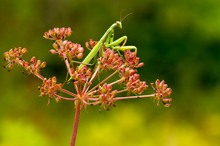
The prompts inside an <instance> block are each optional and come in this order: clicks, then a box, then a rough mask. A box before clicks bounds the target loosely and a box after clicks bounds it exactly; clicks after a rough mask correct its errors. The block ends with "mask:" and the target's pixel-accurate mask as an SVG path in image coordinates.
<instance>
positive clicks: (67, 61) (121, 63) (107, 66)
mask: <svg viewBox="0 0 220 146" xmlns="http://www.w3.org/2000/svg"><path fill="white" fill-rule="evenodd" d="M115 26H118V27H120V28H122V26H121V22H119V21H117V22H116V23H115V24H113V25H112V26H111V27H115ZM111 33H112V32H111ZM71 34H72V30H71V28H69V27H68V28H65V27H62V28H54V29H51V30H48V31H47V32H45V33H44V35H43V37H44V38H45V39H49V40H52V41H53V44H52V46H53V49H50V50H49V52H50V53H51V54H53V55H58V56H59V57H60V58H61V60H62V61H63V62H64V65H65V66H66V70H67V75H64V76H66V80H65V81H64V83H59V81H58V80H59V79H57V77H56V76H53V77H44V76H43V75H42V74H41V69H42V68H44V67H45V66H46V62H44V61H41V60H38V59H37V58H36V57H35V56H33V57H32V58H31V59H30V61H25V60H23V59H22V57H23V55H24V54H26V53H27V52H28V50H27V49H26V48H22V47H18V48H14V49H10V50H9V51H7V52H5V53H4V60H5V61H6V65H5V66H4V67H5V68H9V70H11V69H12V68H13V67H14V66H15V65H20V66H21V67H23V68H24V69H25V70H26V71H27V74H32V75H34V76H36V77H37V78H39V79H40V80H41V81H42V84H41V86H39V87H38V89H39V91H40V96H47V97H48V104H49V103H50V101H51V99H55V101H57V102H58V101H62V100H66V101H72V102H74V107H75V118H74V127H73V134H72V140H71V146H74V145H75V139H76V133H77V127H78V121H79V116H80V111H81V109H82V108H85V109H86V108H87V106H89V105H91V106H95V105H98V106H100V109H106V110H108V109H109V108H110V107H112V106H115V104H116V102H117V101H119V100H126V99H135V98H153V99H155V100H157V105H159V103H160V102H162V103H163V105H164V106H165V107H170V106H171V101H172V98H170V97H169V96H170V95H171V93H172V90H171V88H168V85H167V84H165V81H164V80H162V81H160V80H159V79H157V80H156V81H155V83H151V86H152V88H153V89H154V92H153V93H152V94H145V90H146V89H148V85H147V82H146V81H142V80H141V75H140V74H138V70H137V69H138V68H140V67H143V66H144V63H143V62H140V58H139V57H137V48H136V47H135V46H129V47H128V46H127V48H126V46H125V43H126V40H125V41H124V43H123V45H121V46H120V45H117V46H111V45H109V44H107V43H108V42H109V41H110V40H112V38H105V37H102V39H100V41H99V42H97V41H93V40H92V39H90V40H89V41H88V42H86V45H85V46H86V48H88V49H89V50H91V52H90V53H89V54H88V55H87V56H86V57H85V59H84V60H83V61H82V60H78V59H82V58H83V57H84V48H83V47H82V46H81V45H80V44H78V43H73V42H71V41H69V40H66V38H67V37H69V36H70V35H71ZM105 34H106V33H105ZM105 34H104V35H105ZM109 36H111V35H109V34H108V37H109ZM103 39H106V40H104V41H106V42H104V41H103ZM108 40H109V41H108ZM111 44H115V43H111ZM119 44H120V43H119ZM106 46H108V47H106ZM123 48H125V49H124V50H123ZM130 48H133V49H134V51H131V50H128V49H130ZM117 49H118V50H117ZM119 50H120V51H119ZM98 52H99V53H98ZM68 77H69V79H68ZM66 83H67V84H68V85H72V88H69V89H70V90H67V89H65V88H64V87H66V86H64V85H65V84H66ZM71 89H72V90H71ZM122 95H124V96H122Z"/></svg>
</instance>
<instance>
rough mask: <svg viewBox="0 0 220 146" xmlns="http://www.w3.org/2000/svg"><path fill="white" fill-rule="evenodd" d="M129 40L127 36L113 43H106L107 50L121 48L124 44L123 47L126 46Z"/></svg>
mask: <svg viewBox="0 0 220 146" xmlns="http://www.w3.org/2000/svg"><path fill="white" fill-rule="evenodd" d="M127 39H128V37H127V36H123V37H120V38H119V39H117V40H115V41H113V42H109V43H106V45H105V46H106V47H107V48H109V47H111V48H114V46H119V45H120V44H121V43H123V44H122V45H121V46H124V45H125V44H126V42H127Z"/></svg>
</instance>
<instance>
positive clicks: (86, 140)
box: [0, 0, 220, 146]
mask: <svg viewBox="0 0 220 146" xmlns="http://www.w3.org/2000/svg"><path fill="white" fill-rule="evenodd" d="M124 9H126V11H125V12H124V13H122V14H123V15H122V16H124V15H126V14H127V13H130V12H131V13H133V15H130V16H129V17H127V18H126V19H125V20H124V21H123V29H122V30H120V29H116V34H117V36H122V35H127V36H128V44H130V45H135V46H137V48H138V56H139V57H140V58H141V61H143V62H144V63H145V66H144V67H142V68H141V69H140V70H139V73H140V74H141V79H142V80H146V81H147V83H150V82H154V81H155V80H156V79H157V78H159V79H164V80H165V81H166V83H168V85H169V86H170V87H171V88H172V89H173V94H172V98H173V102H172V107H171V108H164V107H163V106H162V105H161V106H156V102H155V101H153V100H152V99H139V100H128V101H120V102H118V103H117V106H116V108H112V109H111V110H110V111H109V112H108V111H102V112H99V108H98V107H89V108H88V109H87V110H86V111H83V112H82V115H81V119H80V125H79V132H78V137H77V146H88V145H90V146H121V145H123V146H147V145H148V146H186V145H187V146H210V145H212V146H217V145H219V144H220V126H219V124H220V108H219V107H220V106H219V105H220V100H219V98H220V96H219V90H220V1H219V0H182V1H180V0H179V1H178V0H166V1H164V0H135V1H127V0H111V1H102V0H91V1H90V0H79V1H77V0H75V1H73V0H62V1H61V0H31V1H30V0H10V1H9V0H1V5H0V22H1V23H0V54H1V56H2V57H1V65H2V66H3V65H4V61H3V52H5V51H7V50H9V49H10V48H13V47H18V46H22V47H27V48H28V49H29V53H28V54H27V55H26V56H25V59H30V58H31V57H32V56H33V55H35V56H36V57H37V58H39V59H41V60H44V61H47V67H46V68H45V69H44V70H43V71H42V74H43V75H45V76H46V77H51V76H53V75H57V76H58V78H59V81H60V82H62V81H63V80H64V78H65V75H66V70H65V68H64V67H63V63H62V62H61V61H60V59H59V58H58V57H57V56H55V55H54V56H52V55H50V54H49V53H48V50H49V49H50V48H51V42H50V41H48V40H45V39H44V38H43V37H42V35H43V33H44V32H45V31H47V30H48V29H51V28H54V27H71V28H72V30H73V34H72V36H71V37H70V38H69V39H70V40H71V41H73V42H78V43H81V44H82V45H83V46H84V42H85V41H87V40H88V39H89V38H93V39H94V40H98V39H99V38H100V37H101V35H102V34H103V33H104V32H105V31H106V29H107V28H108V27H109V26H110V25H111V24H112V23H113V22H115V21H116V20H119V19H120V14H121V12H122V11H123V10H124ZM22 71H23V69H22V68H20V67H16V68H15V69H14V70H12V71H10V72H7V70H6V69H3V68H1V71H0V81H1V88H0V93H1V96H0V146H66V145H69V143H70V138H71V130H72V121H73V116H74V115H73V114H74V113H73V103H71V102H65V101H63V102H60V103H55V102H54V101H53V102H52V103H51V104H50V105H49V106H47V98H45V97H39V92H38V89H37V87H38V86H39V85H41V82H40V81H39V80H37V78H36V77H33V76H26V75H23V74H22ZM148 92H149V93H150V92H152V89H150V88H149V91H148Z"/></svg>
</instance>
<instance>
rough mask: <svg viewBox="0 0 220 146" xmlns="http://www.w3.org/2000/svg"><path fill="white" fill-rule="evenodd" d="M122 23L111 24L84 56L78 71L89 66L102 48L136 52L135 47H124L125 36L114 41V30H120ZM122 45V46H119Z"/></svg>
mask: <svg viewBox="0 0 220 146" xmlns="http://www.w3.org/2000/svg"><path fill="white" fill-rule="evenodd" d="M121 22H122V21H116V22H115V23H113V24H112V25H111V26H110V27H109V28H108V29H107V30H106V32H105V33H104V35H103V36H102V37H101V39H100V40H99V41H98V43H97V44H96V45H95V46H94V47H93V48H92V50H91V51H90V53H89V54H88V55H87V56H86V58H85V59H84V60H83V61H82V63H81V64H80V65H79V69H81V68H82V67H83V66H85V65H87V64H89V63H90V62H91V60H92V59H93V58H94V57H95V56H96V55H97V53H98V52H99V51H100V50H101V49H102V48H103V45H104V46H105V48H111V49H113V50H116V51H125V50H134V51H135V53H136V52H137V48H136V47H135V46H125V44H126V42H127V36H122V37H120V38H119V39H117V40H115V41H114V29H115V28H116V27H119V28H121V29H122V23H121ZM120 44H122V45H120Z"/></svg>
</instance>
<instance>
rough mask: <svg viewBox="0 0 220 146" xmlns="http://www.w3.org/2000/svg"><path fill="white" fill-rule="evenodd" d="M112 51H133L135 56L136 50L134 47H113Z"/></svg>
mask: <svg viewBox="0 0 220 146" xmlns="http://www.w3.org/2000/svg"><path fill="white" fill-rule="evenodd" d="M113 50H117V51H125V50H134V52H135V54H137V48H136V47H135V46H115V47H113Z"/></svg>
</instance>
